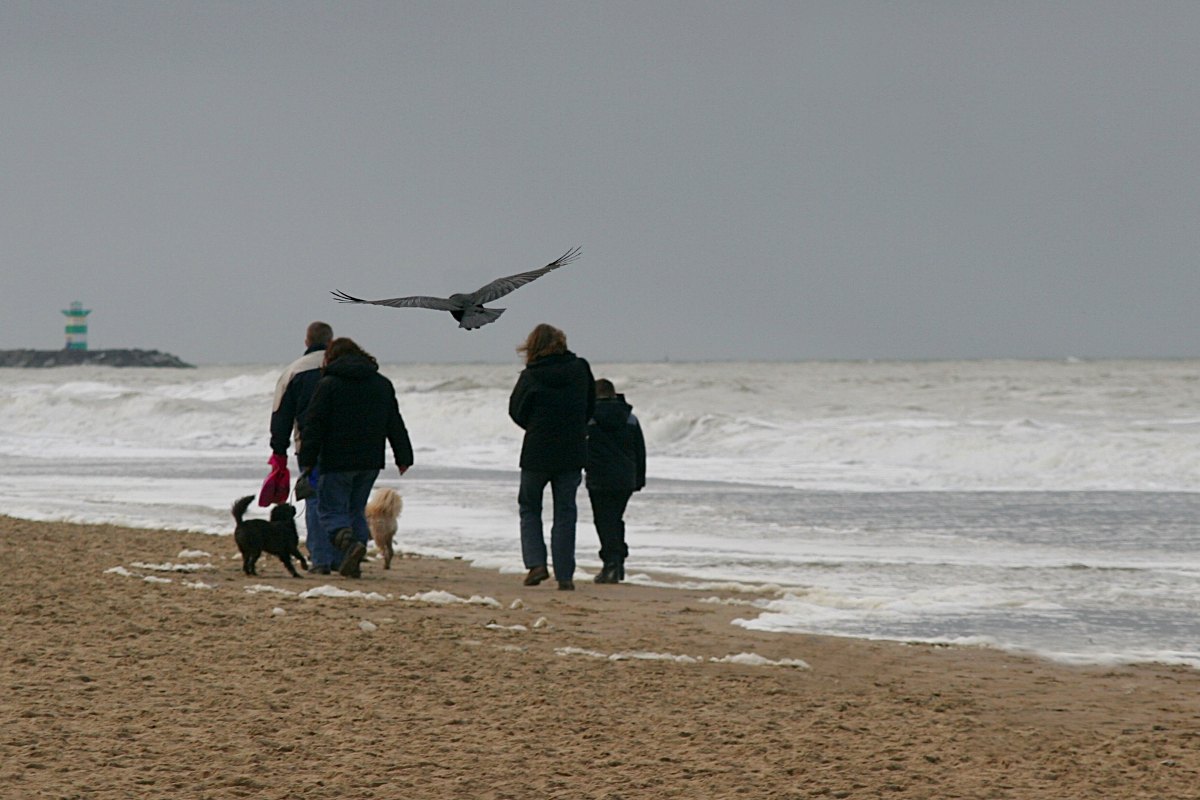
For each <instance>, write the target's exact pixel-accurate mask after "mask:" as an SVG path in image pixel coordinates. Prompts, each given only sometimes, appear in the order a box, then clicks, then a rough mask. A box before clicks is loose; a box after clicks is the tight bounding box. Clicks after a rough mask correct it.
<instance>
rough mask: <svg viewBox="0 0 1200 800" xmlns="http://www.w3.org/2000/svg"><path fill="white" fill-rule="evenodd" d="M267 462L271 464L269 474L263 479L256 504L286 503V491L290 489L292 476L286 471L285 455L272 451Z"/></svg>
mask: <svg viewBox="0 0 1200 800" xmlns="http://www.w3.org/2000/svg"><path fill="white" fill-rule="evenodd" d="M267 463H268V464H270V465H271V474H270V475H268V476H267V479H266V480H265V481H263V485H262V491H261V492H259V493H258V504H259V505H260V506H269V505H272V504H274V503H286V502H287V499H288V492H290V491H291V489H292V476H291V473H289V472H288V466H287V456H285V455H280V454H279V453H272V454H271V457H270V459H268V460H267Z"/></svg>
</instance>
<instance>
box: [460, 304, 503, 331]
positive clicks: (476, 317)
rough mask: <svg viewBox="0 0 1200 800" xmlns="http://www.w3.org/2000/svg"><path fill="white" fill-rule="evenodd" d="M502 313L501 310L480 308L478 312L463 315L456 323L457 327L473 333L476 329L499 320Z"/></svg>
mask: <svg viewBox="0 0 1200 800" xmlns="http://www.w3.org/2000/svg"><path fill="white" fill-rule="evenodd" d="M503 313H504V309H503V308H481V309H479V310H478V311H473V312H471V313H469V314H464V315H463V318H462V319H461V320H459V322H458V327H460V328H466V329H467V330H469V331H473V330H475V329H476V328H482V327H483V326H484V325H487V324H488V323H489V322H495V321H496V320H498V319H500V315H501V314H503Z"/></svg>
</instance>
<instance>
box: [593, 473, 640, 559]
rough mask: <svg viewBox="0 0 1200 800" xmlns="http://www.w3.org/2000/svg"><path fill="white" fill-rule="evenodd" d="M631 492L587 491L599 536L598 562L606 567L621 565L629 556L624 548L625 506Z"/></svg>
mask: <svg viewBox="0 0 1200 800" xmlns="http://www.w3.org/2000/svg"><path fill="white" fill-rule="evenodd" d="M632 495H633V492H630V491H617V492H606V491H602V490H599V489H588V497H589V498H590V499H591V501H592V518H593V519H594V520H595V521H596V533H597V534H598V535H599V536H600V560H601V561H603V562H604V565H605V566H606V567H607V566H616V565H619V564H621V563H622V562H623V561H624V560H625V558H626V556H628V555H629V548H628V547H626V546H625V520H624V519H623V517H624V516H625V506H626V505H628V503H629V498H630V496H632Z"/></svg>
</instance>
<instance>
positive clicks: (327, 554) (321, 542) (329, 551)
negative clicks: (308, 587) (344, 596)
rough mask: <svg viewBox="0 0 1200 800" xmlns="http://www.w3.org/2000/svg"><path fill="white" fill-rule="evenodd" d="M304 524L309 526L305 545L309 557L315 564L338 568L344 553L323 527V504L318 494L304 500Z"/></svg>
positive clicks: (316, 565)
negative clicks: (334, 544) (318, 499)
mask: <svg viewBox="0 0 1200 800" xmlns="http://www.w3.org/2000/svg"><path fill="white" fill-rule="evenodd" d="M304 524H305V526H306V527H307V528H308V534H307V535H306V536H305V537H304V546H305V547H306V548H308V557H309V559H310V560H311V561H312V563H313V566H315V567H329V568H330V569H337V568H338V567H339V566H340V565H341V563H342V554H341V553H340V552H338V549H337V548H336V547H334V546H333V542H331V541H330V540H329V534H328V533H326V532H325V529H324V528H322V527H321V504H320V503H319V502H318V501H317V496H316V495H313V496H312V497H310V498H308V499H307V500H305V501H304Z"/></svg>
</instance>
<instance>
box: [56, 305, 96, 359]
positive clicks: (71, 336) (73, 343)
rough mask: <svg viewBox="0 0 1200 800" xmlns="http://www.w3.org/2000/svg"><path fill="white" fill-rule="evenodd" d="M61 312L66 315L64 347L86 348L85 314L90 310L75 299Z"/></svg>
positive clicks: (71, 348) (72, 348)
mask: <svg viewBox="0 0 1200 800" xmlns="http://www.w3.org/2000/svg"><path fill="white" fill-rule="evenodd" d="M62 313H63V314H64V315H66V317H67V347H66V349H68V350H87V315H88V314H90V313H92V310H91V309H90V308H84V307H83V303H81V302H79V301H78V300H76V301H75V302H74V303H71V307H70V308H68V309H65V310H64V311H63V312H62Z"/></svg>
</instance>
